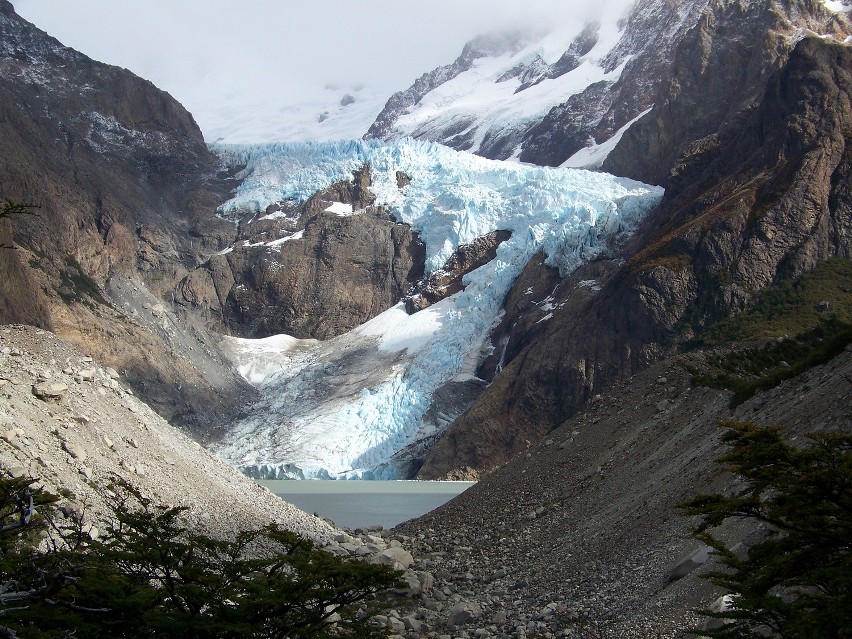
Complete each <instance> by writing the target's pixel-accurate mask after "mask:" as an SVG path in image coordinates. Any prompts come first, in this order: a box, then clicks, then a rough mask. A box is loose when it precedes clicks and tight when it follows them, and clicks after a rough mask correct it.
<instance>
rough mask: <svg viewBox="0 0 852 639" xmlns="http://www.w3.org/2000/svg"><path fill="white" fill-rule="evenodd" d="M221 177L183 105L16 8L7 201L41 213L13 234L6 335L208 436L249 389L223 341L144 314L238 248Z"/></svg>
mask: <svg viewBox="0 0 852 639" xmlns="http://www.w3.org/2000/svg"><path fill="white" fill-rule="evenodd" d="M218 169H219V167H218V160H217V159H216V158H215V157H214V156H213V155H212V154H211V153H210V152H209V151H208V149H207V147H206V145H205V143H204V140H203V138H202V135H201V132H200V131H199V129H198V127H197V126H196V124H195V122H194V120H193V119H192V116H191V115H190V114H189V113H188V112H187V111H186V110H185V109H184V108H183V107H182V106H181V105H180V104H178V103H177V102H176V101H175V100H174V99H173V98H172V97H171V96H169V95H168V94H166V93H164V92H162V91H160V90H158V89H157V88H156V87H154V86H153V85H152V84H151V83H150V82H148V81H146V80H143V79H141V78H139V77H137V76H135V75H133V74H132V73H130V72H128V71H126V70H125V69H120V68H117V67H111V66H108V65H105V64H100V63H98V62H95V61H93V60H90V59H89V58H87V57H85V56H83V55H82V54H80V53H77V52H76V51H73V50H71V49H68V48H66V47H64V46H62V45H61V44H60V43H59V42H57V41H56V40H54V39H53V38H51V37H49V36H48V35H47V34H45V33H43V32H42V31H39V30H38V29H36V28H35V27H34V26H33V25H31V24H30V23H28V22H26V21H25V20H23V19H21V18H20V17H19V16H18V15H17V14H15V12H14V9H13V7H12V5H11V4H10V3H9V2H7V1H6V0H2V1H0V197H2V198H8V199H11V200H16V201H23V202H29V203H32V204H35V205H37V206H38V208H37V209H36V215H32V216H29V215H15V216H12V217H11V218H9V219H5V220H2V221H0V243H2V244H3V245H12V244H14V246H15V249H14V250H6V249H0V266H2V268H3V277H2V278H0V300H2V301H0V322H27V323H30V324H34V325H37V326H42V327H45V328H50V329H51V330H53V331H55V332H56V333H57V334H59V335H61V336H62V337H64V338H65V339H68V340H70V341H72V342H73V343H75V344H76V345H78V346H79V347H80V348H81V349H83V350H84V351H86V352H88V353H91V354H92V355H96V356H97V357H99V358H100V359H102V361H104V362H105V363H107V364H109V365H111V366H113V367H114V368H116V369H118V370H121V371H124V372H126V373H127V379H128V381H130V382H132V383H133V385H134V388H135V389H136V390H137V391H138V392H139V393H140V394H141V395H142V396H144V397H146V398H148V399H151V400H152V401H153V402H154V403H155V405H157V407H158V410H161V411H162V414H164V415H165V416H167V417H169V418H175V419H178V420H179V421H181V422H183V423H186V424H188V425H191V426H194V427H196V428H197V429H198V431H199V432H200V433H204V432H206V431H208V430H209V429H210V428H211V425H212V424H215V422H216V421H217V420H218V419H221V418H222V417H223V416H224V415H225V414H226V413H228V412H230V411H232V410H234V409H235V408H236V406H237V405H239V403H240V402H241V400H240V395H241V394H242V393H244V392H246V389H245V387H244V386H243V385H242V384H241V383H240V381H239V380H238V379H236V377H235V376H234V375H233V374H232V373H231V372H230V371H229V368H228V365H227V364H226V362H225V361H224V359H222V358H220V357H218V356H217V355H216V353H215V344H214V342H213V341H212V340H210V339H209V338H208V337H206V336H204V335H202V334H200V333H197V332H195V331H194V329H193V328H192V326H191V325H189V324H187V323H184V324H183V325H182V326H180V327H178V326H177V324H176V323H174V322H173V321H172V320H174V317H173V316H171V319H169V318H168V317H167V316H166V315H163V314H161V315H162V316H161V317H154V316H153V315H152V314H151V312H150V310H147V309H143V308H142V306H141V305H142V304H143V303H145V304H148V305H149V309H150V307H151V306H153V305H154V304H156V303H159V302H160V301H161V300H160V299H157V298H156V297H155V295H165V293H166V292H167V291H168V290H169V289H170V288H171V287H172V286H173V284H174V282H176V281H177V280H179V279H180V278H182V277H183V276H184V275H185V274H186V271H187V268H188V267H190V266H194V265H195V264H196V263H197V262H198V261H199V260H200V259H201V256H202V255H205V254H208V253H209V252H210V251H212V250H216V249H217V248H220V247H221V244H222V243H223V240H224V238H226V237H230V236H232V235H233V228H232V225H230V224H229V223H227V222H226V221H224V220H218V219H217V218H216V217H215V216H214V213H215V208H216V206H218V204H219V203H220V202H221V201H222V200H223V199H224V197H225V196H226V195H227V193H228V192H229V190H230V188H232V186H233V182H232V181H230V180H228V179H225V177H222V178H220V177H217V175H216V172H217V171H218ZM164 318H165V319H164ZM164 322H167V325H164ZM208 409H209V412H207V411H208ZM203 412H207V414H206V415H205V416H203V417H202V416H201V414H202V413H203Z"/></svg>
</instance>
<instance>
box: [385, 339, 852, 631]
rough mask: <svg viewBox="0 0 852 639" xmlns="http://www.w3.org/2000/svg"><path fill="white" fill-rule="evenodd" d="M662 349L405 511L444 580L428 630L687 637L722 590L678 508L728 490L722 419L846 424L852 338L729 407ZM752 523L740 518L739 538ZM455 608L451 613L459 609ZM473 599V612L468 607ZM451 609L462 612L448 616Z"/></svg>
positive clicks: (792, 432)
mask: <svg viewBox="0 0 852 639" xmlns="http://www.w3.org/2000/svg"><path fill="white" fill-rule="evenodd" d="M704 357H705V355H704V354H689V355H681V356H678V357H676V358H674V359H667V360H664V361H661V362H658V363H657V364H655V365H653V366H652V367H650V368H648V369H646V370H645V371H643V372H642V373H639V374H638V375H635V376H633V377H631V378H629V379H625V380H624V381H623V382H621V383H619V384H618V385H617V386H614V387H612V388H611V389H610V391H609V392H606V393H604V394H602V395H599V396H596V397H595V399H594V401H593V402H592V403H591V404H590V405H589V406H588V407H587V409H586V410H584V411H583V412H581V413H578V414H577V415H575V416H574V417H572V418H571V419H569V420H567V421H566V422H564V423H562V424H560V425H559V426H558V427H557V428H556V429H554V430H553V431H551V432H550V433H548V434H547V436H546V437H544V438H543V439H542V440H540V441H538V442H536V443H535V444H533V445H531V446H530V447H529V448H528V449H527V450H526V451H525V452H523V453H522V454H520V455H517V456H516V457H515V458H513V459H512V460H511V461H509V462H508V463H506V464H505V465H504V466H502V467H501V468H500V469H499V470H497V471H495V472H494V473H493V474H491V475H489V476H488V477H486V478H485V479H483V480H481V481H480V482H478V483H477V484H476V485H475V486H473V487H472V488H470V489H468V490H467V491H465V492H464V493H462V494H461V495H460V496H459V497H457V498H456V499H454V500H453V501H451V502H449V503H448V504H446V505H445V506H442V507H441V508H439V509H438V510H437V511H435V512H433V513H430V514H427V515H425V516H423V517H421V518H420V519H417V520H414V521H412V522H408V523H405V524H402V525H401V526H400V527H398V528H397V529H396V532H398V533H403V534H405V535H406V536H407V537H410V538H411V548H412V552H413V554H414V556H415V557H416V558H417V562H418V563H417V564H416V565H415V567H420V568H421V569H425V570H429V571H431V572H433V573H434V575H435V577H436V580H437V581H436V589H435V590H434V591H433V592H432V593H431V594H430V595H428V596H427V597H426V601H425V607H426V610H425V611H422V612H421V618H422V619H424V620H429V623H431V624H433V627H437V628H448V629H447V630H438V631H437V632H435V634H434V635H425V636H438V635H439V634H441V633H443V632H451V633H452V636H459V637H461V636H465V634H463V633H467V636H471V637H472V636H487V637H524V636H528V637H533V636H542V637H547V636H554V637H556V636H567V637H629V638H637V639H644V638H647V637H673V636H678V637H682V636H684V634H683V631H684V630H686V629H688V628H690V627H696V626H698V627H700V626H701V625H702V624H703V623H704V621H705V619H702V618H699V617H697V616H696V615H695V614H694V612H692V610H694V609H695V608H699V607H701V608H706V607H709V606H710V605H711V604H712V603H713V601H714V600H715V599H716V598H717V597H718V596H719V594H720V592H719V591H717V590H715V589H714V588H713V587H712V586H711V585H710V584H709V583H708V582H707V581H706V580H705V579H703V578H702V575H704V574H705V573H706V572H707V571H708V570H710V569H711V565H710V563H708V562H709V561H710V560H709V557H708V553H707V550H708V549H707V548H706V547H704V546H702V545H701V544H700V543H698V542H697V541H695V540H693V539H691V537H690V528H691V526H692V525H694V524H695V523H696V522H695V521H692V520H691V518H689V517H685V516H683V515H682V514H681V513H680V512H679V511H678V509H677V505H678V504H679V503H682V502H683V501H685V500H687V499H689V498H691V497H693V496H694V495H697V494H699V493H709V492H714V491H734V490H736V489H737V487H738V486H739V484H738V482H737V480H736V479H735V478H733V477H731V476H730V475H726V474H724V473H721V472H720V470H719V468H718V465H717V463H716V459H717V458H718V457H719V456H720V455H721V454H722V452H723V450H724V448H723V447H722V445H721V444H720V439H719V438H720V435H721V434H722V432H723V429H722V428H720V427H719V426H718V422H719V421H720V420H725V419H734V420H738V421H743V422H750V423H756V424H760V425H776V426H780V427H781V428H782V432H784V433H785V437H787V438H789V439H790V440H791V441H797V440H798V441H801V440H802V435H803V434H804V433H807V432H821V431H833V430H847V431H848V430H849V429H850V428H852V412H850V409H849V398H850V394H852V385H850V380H852V351H851V350H850V348H849V347H847V350H846V351H845V352H843V353H842V354H840V355H839V356H837V357H836V358H834V359H833V360H831V361H830V362H828V363H827V364H825V365H822V366H818V367H815V368H812V369H811V370H809V371H807V372H806V373H804V374H803V375H801V376H799V377H796V378H795V379H792V380H789V381H787V382H785V383H783V384H782V385H780V386H778V387H776V388H774V389H772V390H769V391H764V392H761V393H758V394H757V395H755V396H754V397H753V398H752V399H750V400H748V401H746V402H745V403H743V404H741V405H740V406H738V407H737V408H736V409H731V408H730V403H729V401H730V397H731V394H730V392H727V391H718V390H712V389H708V388H702V387H700V386H693V385H691V384H690V379H689V375H688V374H687V373H686V371H685V367H690V366H695V365H697V364H699V363H700V362H702V361H703V360H704ZM755 534H757V535H759V534H760V533H759V531H757V532H756V531H754V530H753V529H752V528H750V527H748V526H744V527H740V526H737V525H731V526H728V527H727V528H726V532H725V536H726V539H730V540H732V541H731V543H736V542H738V541H744V542H746V543H748V541H749V540H750V539H754V537H752V535H755ZM453 609H455V613H453V612H451V611H452V610H453ZM462 609H463V610H465V611H467V613H466V616H464V615H461V614H460V613H459V611H460V610H462ZM451 619H452V620H455V622H456V623H455V624H450V623H448V622H449V621H450V620H451Z"/></svg>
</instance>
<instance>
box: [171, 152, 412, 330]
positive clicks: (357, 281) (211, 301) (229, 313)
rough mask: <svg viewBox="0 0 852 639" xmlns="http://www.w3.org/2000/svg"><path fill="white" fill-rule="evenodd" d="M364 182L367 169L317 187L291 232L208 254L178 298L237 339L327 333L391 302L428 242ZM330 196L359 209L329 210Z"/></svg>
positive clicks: (407, 286)
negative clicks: (378, 204)
mask: <svg viewBox="0 0 852 639" xmlns="http://www.w3.org/2000/svg"><path fill="white" fill-rule="evenodd" d="M369 185H370V174H369V170H367V169H364V170H362V171H358V172H356V174H355V179H354V180H353V181H347V182H341V183H338V184H334V185H332V186H331V187H329V188H328V189H326V190H325V191H322V192H320V193H317V194H316V195H314V196H313V197H311V198H310V199H309V200H308V201H307V202H306V203H305V204H304V205H303V206H302V207H301V212H300V213H298V215H299V220H298V222H296V223H295V226H294V228H299V229H300V230H299V231H298V235H293V236H290V237H292V239H289V238H286V237H285V241H283V242H280V243H278V242H275V241H272V242H270V243H265V242H259V243H258V244H257V245H254V246H251V240H248V242H249V244H250V246H249V247H240V246H239V245H238V246H237V247H236V248H235V250H233V251H231V252H229V253H227V254H224V255H215V256H213V257H211V258H210V259H209V260H208V261H207V262H206V263H205V264H204V265H202V266H201V267H200V268H198V269H195V270H193V271H192V272H191V273H190V274H189V275H188V276H187V277H186V278H185V279H184V280H183V281H182V282H181V283H180V285H179V286H178V297H177V299H176V301H177V302H178V303H179V304H182V305H185V306H186V307H188V308H189V309H191V310H192V311H193V312H200V313H202V314H204V315H205V316H206V317H207V318H208V320H209V321H210V323H211V325H212V326H213V327H214V328H216V329H218V330H221V331H223V332H227V333H230V334H232V335H237V336H241V337H266V336H268V335H274V334H279V333H287V334H288V335H293V336H295V337H302V338H306V337H314V338H318V339H327V338H330V337H334V336H336V335H340V334H341V333H344V332H346V331H348V330H350V329H352V328H354V327H355V326H358V325H359V324H362V323H363V322H366V321H367V320H369V319H371V318H372V317H375V316H376V315H378V314H379V313H381V312H382V311H384V310H386V309H388V308H390V307H391V306H393V305H394V304H396V303H397V302H398V301H399V300H400V299H401V298H402V297H403V295H405V294H406V293H407V292H408V290H409V289H410V288H411V287H412V286H413V285H414V283H415V282H417V281H418V280H420V279H421V278H422V277H423V268H424V262H425V256H426V250H425V245H424V244H423V243H422V242H421V241H420V240H419V238H418V237H417V235H416V234H415V233H413V232H412V230H411V228H410V227H409V226H407V225H405V224H398V223H395V222H394V221H393V220H392V219H391V218H390V217H389V216H388V215H387V214H386V213H385V212H384V211H382V210H381V209H378V208H373V207H371V204H372V202H373V200H374V199H375V198H374V196H373V195H372V194H371V193H370V192H369ZM335 202H337V203H345V204H349V205H351V206H352V208H353V209H354V210H356V211H358V210H360V211H362V213H361V214H359V215H352V216H340V215H337V214H336V213H333V212H330V211H327V210H326V209H328V208H329V207H330V205H332V204H333V203H335Z"/></svg>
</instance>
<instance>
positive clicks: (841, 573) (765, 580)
mask: <svg viewBox="0 0 852 639" xmlns="http://www.w3.org/2000/svg"><path fill="white" fill-rule="evenodd" d="M723 425H724V426H725V427H726V428H727V432H726V433H725V435H724V436H723V441H724V442H725V443H727V444H728V446H729V451H728V452H727V453H726V454H725V455H724V456H723V457H722V458H721V460H720V461H721V462H722V463H724V464H726V465H727V467H728V468H729V469H730V470H731V471H732V472H733V473H735V474H737V475H739V476H741V477H742V478H743V479H744V481H745V487H744V488H743V489H742V490H741V491H739V492H738V493H737V494H736V495H733V496H728V495H720V494H716V495H701V496H699V497H696V498H695V499H693V500H691V501H690V502H688V503H687V504H684V509H685V511H686V512H687V513H688V514H692V515H702V521H701V524H700V525H699V526H698V528H697V529H696V531H695V536H696V537H697V538H698V539H700V540H701V541H704V542H705V543H707V544H708V545H710V546H711V547H713V548H714V549H715V551H716V553H717V554H718V557H719V559H720V564H721V569H720V570H717V571H715V572H713V573H711V574H710V575H708V577H709V578H710V579H712V581H713V582H714V583H716V584H718V585H719V586H722V587H723V588H725V589H726V590H728V591H729V592H730V593H734V595H735V596H734V602H735V607H734V609H733V610H730V611H726V612H723V613H711V612H709V611H707V612H705V613H704V614H706V615H708V616H713V617H717V618H721V619H724V623H722V624H721V626H720V627H718V628H715V629H711V630H707V631H703V632H698V633H697V634H700V635H704V636H709V637H724V638H731V639H733V638H737V639H739V638H746V637H748V638H751V637H755V638H756V637H785V638H796V639H799V638H801V639H822V638H830V637H831V638H833V637H838V638H841V637H852V554H850V545H852V433H847V432H835V433H814V434H811V435H808V436H807V440H808V445H807V446H805V447H799V446H793V445H791V444H788V443H786V442H784V441H783V440H782V438H781V434H780V432H779V430H778V429H777V428H760V427H756V426H752V425H748V424H741V423H735V422H728V423H725V424H723ZM732 518H735V519H746V520H750V521H752V522H755V523H760V524H763V525H764V526H765V527H766V528H767V529H768V530H769V531H770V534H769V535H768V537H766V538H765V539H764V540H763V541H760V542H758V543H755V544H754V545H752V546H751V547H750V548H748V551H747V553H746V555H745V556H742V554H738V553H735V552H734V551H733V550H732V549H731V548H729V547H728V546H727V545H726V544H725V543H723V542H722V541H721V540H720V539H719V538H717V537H716V536H714V535H713V534H712V532H711V529H713V528H715V527H718V526H719V525H720V524H722V523H723V522H725V521H726V520H728V519H732Z"/></svg>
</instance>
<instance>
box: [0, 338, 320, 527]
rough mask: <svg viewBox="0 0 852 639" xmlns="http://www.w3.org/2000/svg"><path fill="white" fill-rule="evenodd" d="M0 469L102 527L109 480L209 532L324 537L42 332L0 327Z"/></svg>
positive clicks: (113, 377)
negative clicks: (274, 525) (270, 526)
mask: <svg viewBox="0 0 852 639" xmlns="http://www.w3.org/2000/svg"><path fill="white" fill-rule="evenodd" d="M0 424H2V425H0V430H2V433H0V438H2V439H0V466H2V468H3V469H4V471H5V472H8V473H9V474H11V475H12V476H13V477H20V476H31V477H35V478H38V480H39V482H40V483H41V484H42V485H43V486H44V487H45V488H46V489H47V490H48V491H50V492H52V493H54V494H57V495H62V496H63V497H64V498H65V500H66V502H67V503H68V504H69V505H70V507H71V508H72V509H77V510H81V509H82V510H83V512H84V514H85V517H86V520H87V522H88V524H89V525H90V526H92V527H95V528H97V527H98V526H101V525H102V524H103V518H104V517H105V516H106V515H107V513H108V510H107V508H106V505H105V498H106V491H107V488H108V486H109V484H110V480H111V479H112V478H113V477H120V478H122V479H124V480H127V481H128V482H129V483H131V484H132V485H133V486H135V487H136V488H138V489H139V490H140V491H141V493H142V494H144V495H146V496H148V497H149V498H150V499H152V500H153V501H154V502H155V503H157V504H170V505H174V506H185V507H187V508H188V509H189V511H188V523H189V524H190V525H191V526H193V527H194V526H198V527H203V528H205V529H206V530H208V531H210V532H213V533H216V534H227V533H230V532H233V531H234V524H235V522H239V525H240V526H248V527H260V526H264V525H266V524H267V523H270V522H272V521H277V522H278V523H280V524H282V525H283V526H285V527H287V528H289V529H292V530H294V531H297V532H299V533H301V534H305V535H308V536H310V537H312V538H314V539H316V540H317V541H320V542H328V541H330V540H331V538H332V537H333V535H334V534H335V530H334V529H333V528H332V527H331V526H329V525H328V524H327V523H326V522H325V521H323V520H321V519H319V518H317V517H314V516H312V515H308V514H307V513H304V512H302V511H300V510H298V509H297V508H295V507H293V506H291V505H290V504H288V503H286V502H284V501H283V500H281V499H280V498H278V497H276V496H275V495H273V494H272V493H271V492H269V491H267V490H266V489H263V488H261V487H260V486H258V485H257V484H255V483H254V482H252V481H251V480H249V479H247V478H246V477H244V476H243V475H241V474H240V473H239V472H237V471H235V470H234V469H233V468H231V467H229V466H227V465H226V464H224V463H223V462H221V461H219V460H217V459H215V458H214V457H213V456H211V455H210V454H209V453H208V452H207V451H205V450H204V449H203V448H202V447H201V446H200V445H199V444H198V442H196V441H193V440H191V439H190V438H188V437H187V436H185V435H184V434H182V433H181V432H180V431H178V430H177V429H176V428H174V427H172V426H170V425H169V424H168V423H167V422H166V421H164V420H163V419H162V418H161V417H159V416H158V415H157V414H156V413H154V411H152V410H151V408H150V407H148V406H147V405H146V404H145V403H144V402H142V401H140V400H139V399H138V398H137V397H136V396H135V395H134V394H133V392H132V391H131V390H130V389H129V388H128V387H127V386H126V385H124V384H123V383H122V382H121V381H120V379H119V375H118V373H117V372H116V371H115V370H113V369H111V368H109V367H103V366H102V365H100V364H99V363H98V362H97V361H95V360H94V359H93V358H92V357H90V356H87V355H83V354H81V353H80V352H79V351H75V350H74V349H72V348H71V347H69V346H68V344H67V343H65V342H63V341H62V340H60V339H59V338H57V337H56V336H55V335H53V334H52V333H50V332H48V331H44V330H40V329H36V328H33V327H27V326H19V325H7V326H4V327H2V328H0Z"/></svg>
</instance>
